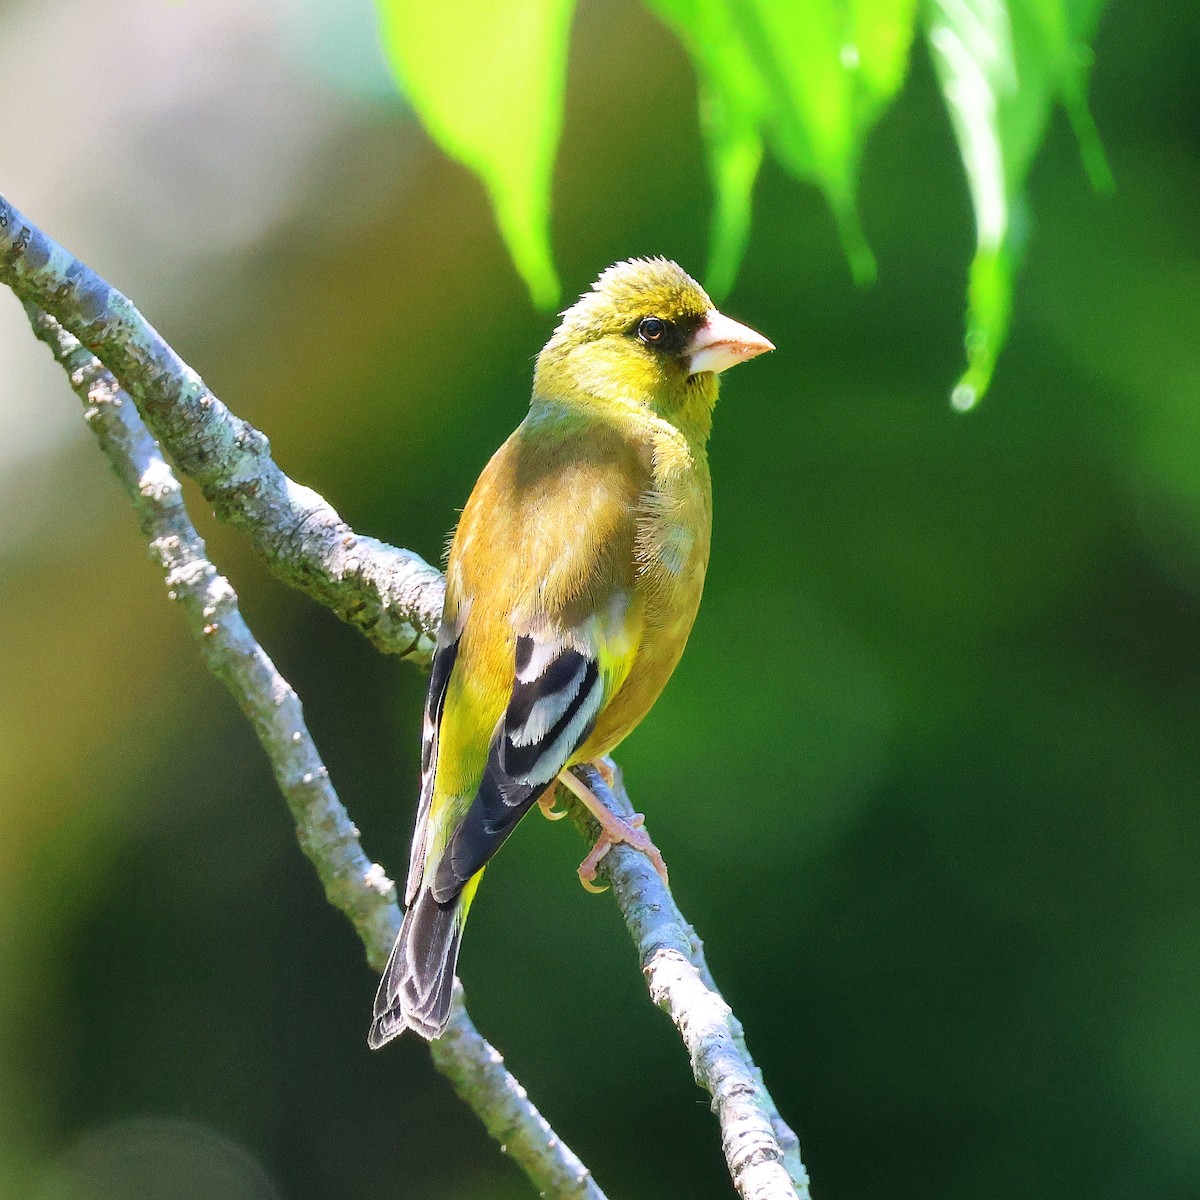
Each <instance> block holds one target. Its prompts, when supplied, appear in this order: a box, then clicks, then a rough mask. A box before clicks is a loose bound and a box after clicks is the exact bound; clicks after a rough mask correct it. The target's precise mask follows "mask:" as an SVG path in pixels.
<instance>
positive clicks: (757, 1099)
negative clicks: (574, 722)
mask: <svg viewBox="0 0 1200 1200" xmlns="http://www.w3.org/2000/svg"><path fill="white" fill-rule="evenodd" d="M0 282H5V283H7V284H8V285H9V286H10V287H12V288H13V290H14V291H16V292H17V293H18V295H20V296H22V297H23V298H25V299H26V300H29V301H32V302H33V303H35V304H36V305H38V306H39V307H41V308H44V309H45V310H46V311H48V312H50V313H52V314H53V315H54V316H55V317H57V318H58V319H59V320H60V321H61V322H62V324H63V325H64V326H65V327H66V328H67V329H69V330H70V331H71V332H72V333H74V334H75V335H76V336H77V337H78V338H79V339H80V341H81V342H83V344H84V345H85V346H87V347H88V348H89V349H91V350H92V351H93V352H94V353H95V354H96V355H97V357H98V358H100V360H101V361H102V362H104V364H105V365H106V366H107V367H108V368H109V370H111V371H112V373H113V374H114V375H115V376H116V377H117V378H118V379H119V380H121V382H122V383H125V384H127V385H128V386H129V387H130V390H131V391H132V392H133V394H134V396H135V399H137V400H138V401H139V403H140V405H141V407H142V408H143V410H144V411H145V413H146V415H147V418H148V420H149V422H150V424H151V425H152V427H153V428H154V429H155V431H156V432H157V433H158V434H159V436H160V437H161V439H162V440H163V442H164V444H165V445H166V446H167V448H168V449H169V450H170V452H171V454H172V455H173V456H174V457H175V459H176V461H177V462H178V463H179V465H180V468H181V469H182V470H183V471H185V472H186V473H188V474H190V475H192V476H193V478H195V479H196V480H197V481H198V482H199V483H200V484H201V486H202V487H203V489H204V492H205V495H206V496H207V497H208V498H209V499H210V501H211V502H212V503H213V504H214V506H215V509H216V512H217V515H218V516H219V517H221V518H222V519H224V520H226V521H229V522H230V523H232V524H235V525H237V526H239V527H240V528H244V529H246V530H247V531H248V532H249V534H250V536H251V539H252V541H253V543H254V545H255V546H256V547H257V548H258V549H259V551H260V552H261V553H262V554H263V556H264V557H265V558H266V560H267V562H268V564H269V565H271V566H272V568H273V569H274V570H275V572H276V574H278V575H279V577H280V578H282V579H284V580H285V581H286V582H288V583H291V584H293V585H295V586H297V587H300V588H301V589H302V590H304V591H306V592H308V593H309V594H310V595H311V596H313V597H314V598H315V599H317V600H319V601H320V602H322V603H323V604H326V605H328V606H329V607H331V608H332V609H333V610H334V611H335V612H338V613H339V614H340V615H341V616H343V617H345V618H346V619H347V620H349V621H351V623H353V624H355V625H356V626H358V627H359V628H360V629H362V630H363V632H364V633H366V635H367V636H368V637H369V638H371V640H372V641H373V642H374V643H375V644H376V645H377V646H379V647H380V648H382V649H386V650H391V651H394V652H398V653H401V654H403V655H405V656H407V657H409V658H411V659H415V660H418V661H423V660H424V659H425V658H427V657H428V653H429V648H430V647H431V646H432V645H433V642H434V639H435V638H436V633H437V625H438V622H439V620H440V615H441V612H440V610H441V598H442V594H443V592H442V586H443V585H442V581H441V577H440V575H439V574H438V572H437V571H435V570H434V569H433V568H432V567H430V566H429V565H428V564H427V563H425V562H424V561H423V560H421V559H420V558H418V557H417V556H416V555H412V554H409V552H408V551H404V550H397V549H395V548H394V547H391V546H387V545H385V544H383V543H381V542H377V541H375V540H374V539H370V538H362V537H359V536H358V535H356V534H355V533H354V532H353V531H352V530H350V529H349V527H348V526H346V525H345V523H344V522H342V521H341V519H340V518H339V517H338V516H337V514H336V513H334V512H333V509H332V508H330V506H329V505H328V504H326V502H325V501H324V500H323V499H322V498H321V497H320V496H318V495H317V494H316V493H315V492H312V491H310V490H309V489H307V488H304V487H302V486H301V485H298V484H296V483H294V482H293V481H291V480H290V479H288V478H287V476H286V475H284V474H283V472H282V471H281V470H280V469H279V468H278V466H276V464H275V462H274V461H273V460H272V458H271V456H270V449H269V446H268V444H267V440H266V438H265V437H264V436H263V434H261V433H260V432H259V431H258V430H256V429H254V428H253V426H251V425H248V424H247V423H246V422H245V421H243V420H241V419H240V418H238V417H236V416H234V415H233V414H232V413H231V412H230V411H229V410H228V409H227V408H226V407H225V406H224V405H223V404H222V403H221V402H220V401H219V400H217V398H216V397H215V396H213V395H212V393H211V392H209V391H208V389H207V388H206V387H205V385H204V383H203V381H202V380H201V379H200V377H199V376H198V375H197V374H196V373H195V372H194V371H193V370H192V369H191V368H190V367H189V366H187V364H186V363H184V362H183V361H182V360H181V359H180V358H179V356H178V355H177V354H176V353H175V352H174V350H172V349H171V347H170V346H168V345H167V344H166V342H164V341H163V339H162V338H161V337H160V336H159V335H158V333H157V332H156V331H155V330H154V329H153V328H152V327H151V326H150V325H149V323H148V322H147V321H146V320H145V318H144V317H142V315H141V314H140V313H139V312H138V311H137V309H136V308H134V306H133V305H132V304H131V303H130V302H129V300H127V299H126V298H125V297H124V296H123V295H121V293H120V292H117V291H116V290H115V289H113V288H111V287H110V286H109V285H108V284H107V283H105V281H104V280H103V279H101V278H100V277H99V276H98V275H96V274H95V272H93V271H92V270H91V269H90V268H88V267H86V266H85V265H84V264H83V263H81V262H79V261H78V260H77V259H75V258H74V257H73V256H72V255H70V254H69V253H68V252H67V251H66V250H64V249H62V247H60V246H58V245H57V244H56V243H55V242H53V241H52V240H51V239H50V238H48V237H47V236H46V235H45V234H44V233H42V232H41V231H40V230H38V229H37V228H36V227H35V226H33V225H31V224H30V223H29V222H28V221H26V220H25V219H24V218H23V217H22V216H21V215H20V214H19V213H18V212H16V210H15V209H13V208H12V207H11V206H10V205H8V204H7V203H6V201H5V200H4V198H3V197H0ZM348 562H352V564H353V565H352V569H348V568H347V563H348ZM393 606H395V607H394V609H393ZM597 790H598V791H600V792H601V794H606V803H610V804H611V805H612V806H614V810H615V811H618V812H620V811H623V810H629V811H631V809H630V807H629V804H628V798H627V797H625V796H624V793H623V792H622V794H621V797H620V798H618V797H615V796H613V795H612V794H611V792H608V790H607V789H605V788H604V787H603V785H602V784H600V783H597ZM605 866H606V870H607V871H608V872H609V875H610V877H611V878H612V879H613V883H614V888H613V890H614V892H616V895H617V900H618V903H619V904H620V906H621V911H622V914H623V916H624V918H625V922H626V924H627V926H628V927H629V930H630V933H631V935H632V936H633V939H634V943H635V945H636V946H637V947H638V953H639V956H640V958H641V961H642V965H643V969H644V970H646V972H647V979H648V982H649V984H650V989H651V996H652V997H653V999H654V1001H655V1003H656V1004H658V1005H660V1007H662V1008H664V1009H665V1010H666V1011H667V1012H668V1013H669V1015H670V1016H671V1018H672V1020H673V1021H674V1022H675V1024H676V1026H677V1027H678V1028H679V1030H680V1033H681V1034H682V1035H683V1039H684V1042H685V1045H686V1046H687V1049H688V1053H689V1057H690V1058H691V1062H692V1069H693V1073H694V1074H695V1076H696V1079H697V1081H698V1082H699V1083H700V1084H701V1085H702V1086H703V1087H705V1088H707V1089H708V1090H709V1091H710V1093H711V1094H712V1095H713V1104H714V1108H715V1110H716V1112H717V1116H718V1119H719V1121H720V1123H721V1131H722V1145H723V1148H724V1150H725V1156H726V1162H727V1164H728V1166H729V1169H730V1174H731V1176H732V1178H733V1180H734V1183H735V1184H736V1185H737V1187H738V1190H739V1192H740V1194H741V1195H742V1196H743V1197H747V1198H748V1197H754V1198H755V1200H775V1198H776V1197H785V1196H786V1197H791V1196H799V1197H801V1200H807V1197H808V1177H807V1174H806V1172H805V1170H804V1166H803V1163H802V1162H801V1159H800V1148H799V1142H798V1141H797V1139H796V1136H795V1134H794V1133H793V1132H792V1131H791V1130H790V1129H789V1128H788V1127H787V1125H786V1124H785V1123H784V1122H783V1120H782V1118H781V1117H780V1116H779V1112H778V1109H777V1108H776V1106H775V1104H774V1102H773V1101H772V1100H771V1097H770V1095H769V1093H768V1092H767V1091H766V1089H765V1087H764V1086H763V1083H762V1073H761V1072H760V1071H759V1069H758V1067H757V1066H756V1065H755V1063H754V1060H753V1059H752V1058H751V1057H750V1054H749V1051H748V1050H747V1049H746V1043H745V1038H744V1036H743V1034H742V1028H741V1025H740V1024H739V1023H738V1022H737V1020H736V1018H734V1017H733V1015H732V1013H731V1012H730V1011H729V1008H728V1005H727V1004H726V1003H725V1000H724V998H723V997H722V996H721V994H720V992H719V991H718V990H717V989H716V987H715V985H714V983H713V981H712V976H711V974H710V973H709V971H708V967H707V965H706V964H705V963H704V959H703V954H702V951H701V950H700V948H699V941H698V939H697V938H696V936H695V932H694V930H693V929H692V927H691V926H690V925H689V924H688V923H687V922H686V921H685V920H684V919H683V917H682V915H681V914H680V912H679V909H678V907H677V906H676V904H675V901H674V899H673V897H672V896H671V893H670V892H669V891H668V889H667V888H666V886H665V885H664V884H663V883H662V881H661V880H660V879H659V878H658V876H657V874H656V873H655V872H654V871H653V869H652V868H651V867H650V866H649V864H648V862H647V861H646V860H645V858H644V857H643V856H642V855H640V854H637V853H636V852H634V851H631V850H629V849H628V848H627V847H620V846H619V847H616V848H615V849H614V850H612V851H611V852H610V853H609V855H608V857H607V859H606V860H605Z"/></svg>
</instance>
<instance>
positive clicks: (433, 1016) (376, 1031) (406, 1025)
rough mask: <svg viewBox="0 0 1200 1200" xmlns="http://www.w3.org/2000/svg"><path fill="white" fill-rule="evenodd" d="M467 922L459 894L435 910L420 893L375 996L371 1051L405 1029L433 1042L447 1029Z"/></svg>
mask: <svg viewBox="0 0 1200 1200" xmlns="http://www.w3.org/2000/svg"><path fill="white" fill-rule="evenodd" d="M465 917H466V913H465V911H464V904H463V896H462V893H459V895H457V896H455V897H453V898H452V899H450V900H447V901H445V902H444V903H440V904H439V903H438V901H436V900H435V899H434V898H433V895H432V894H431V893H430V892H429V890H428V889H426V888H422V889H421V891H420V893H419V894H418V895H417V898H416V901H415V902H414V903H413V906H412V907H411V908H410V909H409V910H408V912H407V913H406V914H405V917H404V924H403V925H401V927H400V936H399V937H398V938H396V944H395V946H393V947H392V953H391V957H390V958H389V959H388V964H387V967H386V968H385V969H384V972H383V979H382V980H380V983H379V991H378V992H376V994H375V1020H374V1021H373V1022H372V1023H371V1032H370V1033H369V1034H367V1045H369V1046H370V1047H371V1049H372V1050H378V1049H379V1047H380V1046H382V1045H384V1044H385V1043H387V1042H390V1041H391V1040H392V1038H394V1037H396V1036H398V1035H399V1034H401V1033H403V1032H404V1031H405V1030H406V1029H411V1030H413V1031H414V1032H416V1033H419V1034H420V1035H421V1037H423V1038H427V1039H432V1038H435V1037H437V1036H438V1035H439V1034H440V1033H441V1032H442V1031H443V1030H444V1029H445V1028H446V1022H447V1021H448V1020H449V1019H450V996H451V993H452V991H453V984H454V968H455V966H456V965H457V964H458V947H459V943H460V942H461V941H462V928H463V921H464V919H465Z"/></svg>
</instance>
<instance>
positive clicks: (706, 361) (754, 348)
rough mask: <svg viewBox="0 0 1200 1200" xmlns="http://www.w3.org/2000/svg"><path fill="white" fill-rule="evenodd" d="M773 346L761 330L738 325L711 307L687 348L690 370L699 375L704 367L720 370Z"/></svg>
mask: <svg viewBox="0 0 1200 1200" xmlns="http://www.w3.org/2000/svg"><path fill="white" fill-rule="evenodd" d="M774 349H775V347H774V345H773V344H772V343H771V342H768V341H767V339H766V338H765V337H763V335H762V334H761V333H755V332H754V330H753V329H751V328H750V327H749V326H747V325H739V324H738V322H737V321H733V320H730V318H729V317H727V316H725V314H724V313H719V312H717V310H716V309H715V308H710V309H709V310H708V313H707V314H706V315H705V318H704V324H703V325H701V326H700V328H699V329H697V330H696V336H695V337H694V338H692V342H691V345H690V346H688V348H687V353H688V357H689V358H690V359H691V369H690V370H689V371H688V374H689V375H699V374H700V372H701V371H713V372H716V373H720V372H721V371H724V370H725V369H726V368H727V367H732V366H733V365H734V363H740V362H745V361H746V360H747V359H750V358H757V357H758V356H759V355H760V354H766V352H767V351H768V350H774Z"/></svg>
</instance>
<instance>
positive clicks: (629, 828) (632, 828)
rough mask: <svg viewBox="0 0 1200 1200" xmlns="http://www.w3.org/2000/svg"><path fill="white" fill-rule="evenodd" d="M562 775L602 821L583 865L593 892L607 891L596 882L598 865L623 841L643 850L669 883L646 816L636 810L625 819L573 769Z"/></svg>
mask: <svg viewBox="0 0 1200 1200" xmlns="http://www.w3.org/2000/svg"><path fill="white" fill-rule="evenodd" d="M558 778H559V780H560V781H561V782H562V783H563V785H564V786H565V787H567V788H568V789H569V790H570V791H571V792H573V793H574V794H575V796H576V797H578V799H579V800H580V802H581V803H582V804H583V806H584V807H585V808H586V809H587V810H588V812H590V813H591V814H592V816H593V817H595V818H596V820H597V821H599V823H600V837H599V838H598V839H597V841H596V844H595V845H594V846H593V847H592V850H591V853H590V854H589V855H588V856H587V858H585V859H584V860H583V862H581V863H580V864H579V882H580V883H582V884H583V886H584V887H585V888H587V890H588V891H589V892H602V891H604V890H605V889H604V888H601V887H596V886H595V884H594V883H593V880H594V879H595V878H596V868H597V867H598V866H599V865H600V862H601V860H602V859H603V858H604V856H605V855H606V854H607V853H608V851H609V849H610V848H611V847H613V846H616V845H618V844H619V843H621V842H625V843H626V844H627V845H630V846H632V847H633V848H634V849H635V850H640V851H641V852H642V853H643V854H644V855H645V856H646V857H647V858H648V859H649V860H650V861H651V863H652V864H653V865H654V869H655V870H656V871H657V872H658V874H659V876H660V877H661V879H662V881H663V883H666V882H667V864H666V863H665V862H663V856H662V854H660V853H659V849H658V847H657V846H656V845H655V844H654V843H653V842H652V841H651V840H650V835H649V834H648V833H647V832H646V831H645V830H644V829H643V828H642V826H643V825H644V824H645V823H646V818H645V817H644V816H642V814H641V813H634V814H633V817H632V818H631V819H630V820H628V821H625V820H623V819H622V818H621V817H618V816H614V815H613V814H612V813H611V812H609V811H608V809H607V808H605V807H604V805H603V804H601V803H600V801H599V800H598V799H596V796H595V795H594V794H593V792H592V790H591V788H589V787H588V786H587V785H586V784H584V783H581V782H580V780H579V779H578V778H577V777H576V776H575V775H574V774H572V773H571V771H569V770H567V771H563V772H562V773H561V774H560V775H559V777H558Z"/></svg>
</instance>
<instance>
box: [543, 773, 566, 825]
mask: <svg viewBox="0 0 1200 1200" xmlns="http://www.w3.org/2000/svg"><path fill="white" fill-rule="evenodd" d="M557 799H558V780H555V781H554V782H553V783H552V784H551V785H550V786H549V787H548V788H547V789H546V790H545V791H544V792H543V793H542V794H541V795H540V796H539V797H538V808H540V809H541V810H542V816H543V817H545V818H546V820H547V821H561V820H562V819H563V817H565V816H566V815H567V810H566V809H565V808H556V807H555V802H556V801H557Z"/></svg>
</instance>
